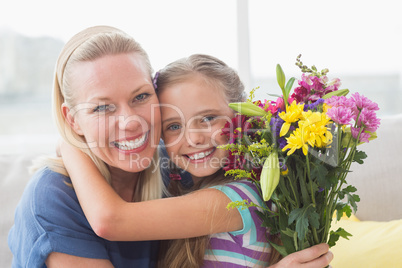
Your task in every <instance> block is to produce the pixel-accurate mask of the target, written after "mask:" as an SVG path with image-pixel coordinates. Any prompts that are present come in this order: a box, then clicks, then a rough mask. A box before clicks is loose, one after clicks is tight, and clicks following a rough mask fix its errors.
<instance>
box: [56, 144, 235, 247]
mask: <svg viewBox="0 0 402 268" xmlns="http://www.w3.org/2000/svg"><path fill="white" fill-rule="evenodd" d="M61 153H62V156H63V161H64V164H65V166H66V168H67V171H68V173H69V175H70V178H71V180H72V183H73V186H74V189H75V191H76V193H77V196H78V200H79V201H80V205H81V207H82V209H83V211H84V213H85V216H86V217H87V219H88V221H89V223H90V225H91V227H92V229H93V230H94V232H95V233H96V234H97V235H98V236H100V237H103V238H105V239H108V240H112V241H113V240H114V241H140V240H162V239H180V238H188V237H197V236H202V235H208V234H213V233H221V232H230V231H237V230H240V229H242V227H243V222H242V219H241V216H240V213H239V212H238V211H237V209H230V210H228V209H227V208H226V206H227V204H228V203H230V202H231V201H230V199H229V198H228V197H227V196H226V195H225V194H224V193H222V192H221V191H219V190H216V189H203V190H199V191H195V192H193V193H190V194H188V195H185V196H180V197H172V198H164V199H158V200H151V201H144V202H136V203H131V202H126V201H124V200H123V199H121V197H120V196H119V195H118V194H117V193H116V192H115V191H114V190H113V188H112V187H111V186H110V185H109V184H108V183H107V182H106V180H105V179H104V177H103V176H102V175H101V174H100V172H99V171H98V169H97V167H96V166H95V165H94V163H93V162H92V160H91V159H90V158H89V157H88V156H87V155H85V154H84V153H82V152H81V151H79V150H78V149H76V148H73V147H72V146H70V145H68V144H66V143H62V144H61Z"/></svg>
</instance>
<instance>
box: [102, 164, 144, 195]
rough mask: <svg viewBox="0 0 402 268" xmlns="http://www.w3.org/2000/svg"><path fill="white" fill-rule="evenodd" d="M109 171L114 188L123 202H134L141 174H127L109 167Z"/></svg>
mask: <svg viewBox="0 0 402 268" xmlns="http://www.w3.org/2000/svg"><path fill="white" fill-rule="evenodd" d="M109 171H110V175H111V185H112V188H113V189H114V190H115V191H116V193H117V194H118V195H119V196H120V197H121V198H122V199H123V200H125V201H127V202H132V201H133V199H134V193H135V188H136V186H137V182H138V178H139V173H132V172H127V171H124V170H121V169H118V168H115V167H109Z"/></svg>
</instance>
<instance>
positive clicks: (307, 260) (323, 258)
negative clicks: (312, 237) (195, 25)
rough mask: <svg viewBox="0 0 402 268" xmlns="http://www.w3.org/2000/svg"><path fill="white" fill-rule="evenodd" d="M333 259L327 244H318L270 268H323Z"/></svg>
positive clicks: (291, 255)
mask: <svg viewBox="0 0 402 268" xmlns="http://www.w3.org/2000/svg"><path fill="white" fill-rule="evenodd" d="M333 258H334V255H333V254H332V252H331V251H329V246H328V245H327V244H319V245H315V246H312V247H310V248H307V249H304V250H301V251H298V252H295V253H292V254H289V255H288V256H286V257H285V258H283V259H282V260H281V261H280V262H278V263H276V264H274V265H272V266H270V267H272V268H282V267H283V268H285V267H286V268H323V267H327V266H328V265H329V263H330V262H331V261H332V259H333Z"/></svg>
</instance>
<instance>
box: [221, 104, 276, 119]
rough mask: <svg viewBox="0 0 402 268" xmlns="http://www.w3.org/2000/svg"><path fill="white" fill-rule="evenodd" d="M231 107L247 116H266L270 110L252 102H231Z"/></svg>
mask: <svg viewBox="0 0 402 268" xmlns="http://www.w3.org/2000/svg"><path fill="white" fill-rule="evenodd" d="M229 107H230V108H232V109H233V110H235V111H237V112H239V113H241V114H244V115H246V116H265V115H267V114H268V112H266V111H264V110H263V109H261V108H260V107H258V106H257V105H255V104H253V103H251V102H234V103H229Z"/></svg>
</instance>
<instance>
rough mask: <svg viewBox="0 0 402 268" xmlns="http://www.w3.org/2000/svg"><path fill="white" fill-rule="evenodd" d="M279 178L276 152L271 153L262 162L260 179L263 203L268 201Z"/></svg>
mask: <svg viewBox="0 0 402 268" xmlns="http://www.w3.org/2000/svg"><path fill="white" fill-rule="evenodd" d="M279 178H280V168H279V159H278V152H277V151H272V152H271V154H270V155H269V156H268V158H267V159H266V160H265V162H264V166H263V168H262V171H261V177H260V185H261V191H262V198H263V199H264V201H268V200H269V199H270V198H271V196H272V193H273V192H274V190H275V189H276V187H277V186H278V183H279Z"/></svg>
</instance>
